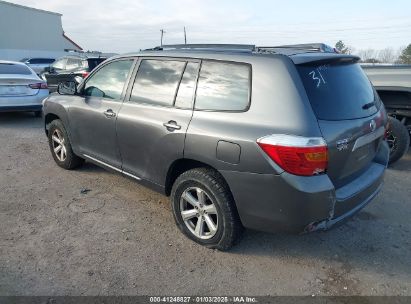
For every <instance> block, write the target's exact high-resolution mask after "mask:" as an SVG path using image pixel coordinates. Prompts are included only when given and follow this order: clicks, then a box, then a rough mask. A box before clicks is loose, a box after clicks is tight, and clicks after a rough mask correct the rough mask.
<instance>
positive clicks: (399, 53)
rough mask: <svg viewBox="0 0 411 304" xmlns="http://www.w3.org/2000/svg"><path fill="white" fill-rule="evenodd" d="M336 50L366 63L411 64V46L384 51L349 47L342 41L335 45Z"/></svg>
mask: <svg viewBox="0 0 411 304" xmlns="http://www.w3.org/2000/svg"><path fill="white" fill-rule="evenodd" d="M335 49H336V50H338V51H339V52H340V53H342V54H353V55H357V56H359V57H360V58H361V62H364V63H396V64H411V44H409V45H408V46H407V47H403V48H400V49H397V50H394V49H393V48H385V49H382V50H375V49H371V48H369V49H360V50H356V49H355V48H353V47H351V46H347V45H346V44H345V43H344V42H343V41H342V40H340V41H338V42H337V43H336V44H335Z"/></svg>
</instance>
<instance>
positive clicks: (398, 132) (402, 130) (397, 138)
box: [387, 117, 410, 164]
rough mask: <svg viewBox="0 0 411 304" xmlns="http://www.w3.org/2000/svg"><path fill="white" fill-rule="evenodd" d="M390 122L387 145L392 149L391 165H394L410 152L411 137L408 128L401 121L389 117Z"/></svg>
mask: <svg viewBox="0 0 411 304" xmlns="http://www.w3.org/2000/svg"><path fill="white" fill-rule="evenodd" d="M388 121H389V127H388V130H387V143H388V145H389V147H390V160H389V163H390V164H392V163H394V162H396V161H397V160H399V159H400V158H401V157H402V156H403V155H404V154H405V153H406V152H407V151H408V147H409V145H410V136H409V133H408V130H407V128H406V127H405V126H404V125H403V124H402V123H401V122H400V121H398V120H397V119H395V118H393V117H389V118H388Z"/></svg>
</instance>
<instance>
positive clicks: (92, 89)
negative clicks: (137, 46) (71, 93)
mask: <svg viewBox="0 0 411 304" xmlns="http://www.w3.org/2000/svg"><path fill="white" fill-rule="evenodd" d="M132 64H133V60H131V59H129V60H119V61H114V62H112V63H109V64H107V65H105V66H104V67H102V68H101V69H100V70H98V71H97V72H96V73H95V74H93V75H92V76H91V77H90V78H89V79H88V80H87V82H86V84H85V86H84V91H83V93H84V96H95V97H101V98H108V99H120V97H121V94H122V92H123V88H124V85H125V83H126V81H127V77H128V74H129V73H130V69H131V66H132Z"/></svg>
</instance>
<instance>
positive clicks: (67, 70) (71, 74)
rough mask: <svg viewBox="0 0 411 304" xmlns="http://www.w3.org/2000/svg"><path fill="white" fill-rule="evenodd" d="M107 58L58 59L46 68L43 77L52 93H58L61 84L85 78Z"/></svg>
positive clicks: (70, 56)
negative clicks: (78, 77) (76, 78)
mask: <svg viewBox="0 0 411 304" xmlns="http://www.w3.org/2000/svg"><path fill="white" fill-rule="evenodd" d="M106 59H107V57H101V56H95V55H94V56H89V55H84V54H78V55H77V54H73V55H68V56H64V57H61V58H58V59H56V61H55V62H54V63H53V64H51V65H50V67H49V68H46V70H45V72H44V73H42V74H41V77H42V78H43V79H44V80H45V81H47V85H48V87H49V90H50V92H55V91H57V86H58V85H59V83H61V82H65V81H73V80H74V79H75V77H77V76H80V77H82V78H85V77H86V76H87V75H88V74H89V73H90V72H91V71H92V70H93V69H94V68H95V67H96V66H98V65H99V64H100V63H102V62H103V61H104V60H106Z"/></svg>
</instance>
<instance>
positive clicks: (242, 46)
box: [154, 44, 255, 51]
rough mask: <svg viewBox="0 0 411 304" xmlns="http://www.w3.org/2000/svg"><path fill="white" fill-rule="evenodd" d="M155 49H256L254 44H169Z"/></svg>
mask: <svg viewBox="0 0 411 304" xmlns="http://www.w3.org/2000/svg"><path fill="white" fill-rule="evenodd" d="M154 49H157V50H161V49H225V50H248V51H254V50H255V45H252V44H169V45H163V46H158V47H155V48H154Z"/></svg>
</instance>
